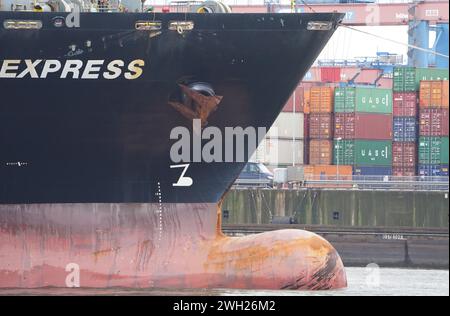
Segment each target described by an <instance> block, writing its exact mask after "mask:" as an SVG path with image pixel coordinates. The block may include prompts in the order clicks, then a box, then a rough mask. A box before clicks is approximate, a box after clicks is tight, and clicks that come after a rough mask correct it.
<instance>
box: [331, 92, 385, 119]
mask: <svg viewBox="0 0 450 316" xmlns="http://www.w3.org/2000/svg"><path fill="white" fill-rule="evenodd" d="M392 100H393V98H392V90H390V89H378V88H336V89H335V91H334V111H335V112H336V113H344V112H362V113H381V114H392Z"/></svg>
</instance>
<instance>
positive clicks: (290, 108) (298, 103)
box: [282, 86, 304, 113]
mask: <svg viewBox="0 0 450 316" xmlns="http://www.w3.org/2000/svg"><path fill="white" fill-rule="evenodd" d="M303 94H304V88H303V87H302V86H298V87H297V88H296V89H295V92H294V93H292V95H291V97H290V98H289V100H288V102H287V103H286V105H285V106H284V108H283V110H282V112H289V113H293V112H294V96H295V112H296V113H299V112H303V101H304V100H303Z"/></svg>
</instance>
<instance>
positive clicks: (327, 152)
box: [309, 140, 333, 165]
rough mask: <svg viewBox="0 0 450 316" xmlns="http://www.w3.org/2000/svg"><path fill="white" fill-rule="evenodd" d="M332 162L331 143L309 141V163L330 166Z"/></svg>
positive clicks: (326, 141)
mask: <svg viewBox="0 0 450 316" xmlns="http://www.w3.org/2000/svg"><path fill="white" fill-rule="evenodd" d="M332 162H333V141H331V140H311V141H310V142H309V163H310V164H312V165H331V164H332Z"/></svg>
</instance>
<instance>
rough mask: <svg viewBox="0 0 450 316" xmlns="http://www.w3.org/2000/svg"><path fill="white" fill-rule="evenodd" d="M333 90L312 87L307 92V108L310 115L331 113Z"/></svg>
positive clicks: (330, 88)
mask: <svg viewBox="0 0 450 316" xmlns="http://www.w3.org/2000/svg"><path fill="white" fill-rule="evenodd" d="M333 98H334V88H332V87H312V88H311V89H310V90H309V107H310V112H311V113H331V112H333V103H334V102H333Z"/></svg>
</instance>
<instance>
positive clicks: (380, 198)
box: [223, 189, 449, 228]
mask: <svg viewBox="0 0 450 316" xmlns="http://www.w3.org/2000/svg"><path fill="white" fill-rule="evenodd" d="M448 203H449V201H448V192H427V191H360V190H327V189H300V190H271V189H234V190H231V191H230V192H229V193H228V195H227V196H226V199H225V201H224V205H223V222H224V223H225V224H268V223H270V222H271V219H272V217H273V216H286V217H293V218H295V220H296V221H297V222H298V223H299V224H306V225H333V226H347V227H349V226H350V227H363V226H369V227H441V228H445V227H447V228H448V224H449V217H448V215H449V204H448Z"/></svg>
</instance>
